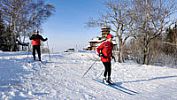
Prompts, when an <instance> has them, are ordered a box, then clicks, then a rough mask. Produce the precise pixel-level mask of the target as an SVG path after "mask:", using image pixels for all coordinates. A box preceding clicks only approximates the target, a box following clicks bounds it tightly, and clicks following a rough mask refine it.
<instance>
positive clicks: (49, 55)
mask: <svg viewBox="0 0 177 100" xmlns="http://www.w3.org/2000/svg"><path fill="white" fill-rule="evenodd" d="M47 47H48V49H49V52H48V53H49V60H51V56H50V48H49V43H48V41H47Z"/></svg>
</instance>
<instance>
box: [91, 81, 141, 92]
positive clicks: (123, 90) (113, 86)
mask: <svg viewBox="0 0 177 100" xmlns="http://www.w3.org/2000/svg"><path fill="white" fill-rule="evenodd" d="M94 80H95V81H96V82H98V83H100V84H103V85H105V86H108V87H110V88H113V89H115V90H119V91H121V92H123V93H125V94H128V95H136V94H139V93H138V92H136V91H133V90H130V89H128V88H125V87H123V86H121V84H122V83H120V84H118V83H114V82H113V83H111V84H108V83H104V82H103V80H100V79H94Z"/></svg>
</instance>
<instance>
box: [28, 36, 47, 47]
mask: <svg viewBox="0 0 177 100" xmlns="http://www.w3.org/2000/svg"><path fill="white" fill-rule="evenodd" d="M30 40H32V45H33V46H34V45H41V40H42V41H47V38H45V39H44V38H43V37H42V36H41V35H39V34H33V35H32V36H31V37H30Z"/></svg>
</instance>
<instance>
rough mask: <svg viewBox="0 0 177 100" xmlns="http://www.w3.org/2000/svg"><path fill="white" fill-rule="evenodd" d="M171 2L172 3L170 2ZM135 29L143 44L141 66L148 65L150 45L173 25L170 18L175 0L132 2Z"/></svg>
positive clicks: (174, 9)
mask: <svg viewBox="0 0 177 100" xmlns="http://www.w3.org/2000/svg"><path fill="white" fill-rule="evenodd" d="M172 1H173V2H172ZM133 3H134V11H133V12H134V15H135V16H134V17H135V18H134V19H135V21H134V22H136V23H135V27H134V28H136V29H137V30H138V33H139V34H138V35H137V37H138V38H142V40H143V41H142V43H143V45H142V46H143V64H149V61H150V59H149V58H150V57H149V56H150V55H149V54H150V51H151V50H150V44H151V42H152V41H153V40H154V39H156V38H157V37H158V36H161V35H162V33H163V32H164V31H165V30H166V27H167V26H169V25H170V24H172V23H173V21H171V19H170V16H171V15H172V14H174V12H175V11H176V2H175V0H170V1H168V2H167V1H166V0H145V1H144V0H134V2H133Z"/></svg>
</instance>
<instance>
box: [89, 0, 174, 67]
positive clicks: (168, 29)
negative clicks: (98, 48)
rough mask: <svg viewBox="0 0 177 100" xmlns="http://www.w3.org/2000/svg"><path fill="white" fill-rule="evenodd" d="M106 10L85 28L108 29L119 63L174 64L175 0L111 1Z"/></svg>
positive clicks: (107, 3)
mask: <svg viewBox="0 0 177 100" xmlns="http://www.w3.org/2000/svg"><path fill="white" fill-rule="evenodd" d="M105 7H106V8H107V10H106V11H103V13H102V14H101V15H100V17H99V18H98V19H95V18H91V19H90V20H89V21H88V23H87V25H88V26H89V27H97V26H101V27H102V26H111V30H112V32H114V33H115V38H116V43H117V51H118V52H117V53H116V54H115V55H116V56H117V59H118V61H119V62H124V60H125V59H127V58H128V59H133V60H135V61H137V62H138V63H141V64H157V63H161V64H164V62H163V61H165V62H167V60H168V61H169V63H171V61H172V59H173V63H175V64H177V57H176V55H177V50H176V49H177V37H176V35H177V31H176V24H175V23H176V21H177V18H176V17H177V16H175V14H176V11H177V9H176V8H177V1H176V0H169V1H167V0H112V1H107V2H106V3H105ZM164 55H165V56H164ZM164 57H166V58H164Z"/></svg>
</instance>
